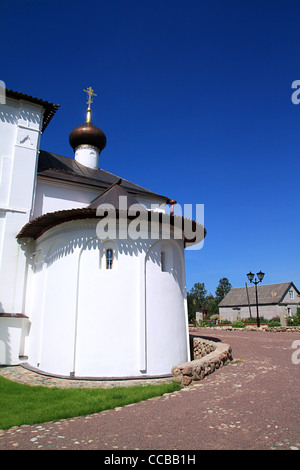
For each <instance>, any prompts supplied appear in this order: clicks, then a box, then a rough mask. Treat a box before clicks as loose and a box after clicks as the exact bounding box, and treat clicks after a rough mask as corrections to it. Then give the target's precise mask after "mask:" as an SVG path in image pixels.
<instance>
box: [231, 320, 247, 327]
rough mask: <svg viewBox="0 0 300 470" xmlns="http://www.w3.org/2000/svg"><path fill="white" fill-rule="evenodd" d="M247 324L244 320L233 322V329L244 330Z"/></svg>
mask: <svg viewBox="0 0 300 470" xmlns="http://www.w3.org/2000/svg"><path fill="white" fill-rule="evenodd" d="M244 327H245V323H244V322H243V321H242V320H236V321H233V322H232V328H244Z"/></svg>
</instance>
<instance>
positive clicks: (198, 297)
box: [187, 282, 207, 321]
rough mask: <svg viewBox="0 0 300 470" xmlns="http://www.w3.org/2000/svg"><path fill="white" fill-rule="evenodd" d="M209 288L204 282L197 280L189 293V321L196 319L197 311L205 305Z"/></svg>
mask: <svg viewBox="0 0 300 470" xmlns="http://www.w3.org/2000/svg"><path fill="white" fill-rule="evenodd" d="M206 296H207V290H206V289H205V285H204V283H203V282H196V284H194V286H193V287H192V288H191V290H190V292H188V294H187V304H188V315H189V321H193V320H195V319H196V312H198V311H199V310H200V308H201V307H202V306H203V305H205V299H206Z"/></svg>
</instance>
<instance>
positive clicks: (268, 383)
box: [0, 329, 300, 452]
mask: <svg viewBox="0 0 300 470" xmlns="http://www.w3.org/2000/svg"><path fill="white" fill-rule="evenodd" d="M198 332H199V333H200V334H201V335H203V336H206V337H208V336H210V337H214V338H216V339H220V340H222V341H223V342H225V343H229V344H230V345H231V346H232V349H233V357H234V360H233V362H232V363H231V364H230V365H228V366H226V367H224V368H222V369H219V370H217V371H216V372H215V373H214V374H212V375H210V376H208V377H206V378H205V379H204V380H203V381H202V382H201V383H200V384H199V385H197V386H191V387H188V388H185V389H183V390H181V391H180V392H176V393H172V394H168V395H165V396H163V397H160V398H155V399H151V400H148V401H145V402H141V403H137V404H134V405H129V406H125V407H123V408H118V409H115V410H110V411H104V412H102V413H98V414H94V415H91V416H87V417H80V418H75V419H69V420H62V421H59V422H57V423H43V424H40V425H35V426H21V427H19V428H12V429H10V430H8V431H0V434H1V435H0V450H6V449H15V450H17V449H78V450H79V449H104V450H109V451H115V452H116V451H117V450H121V451H124V450H134V449H141V450H157V451H158V450H160V449H164V450H201V449H208V450H217V449H249V450H252V449H267V450H268V449H284V450H294V449H295V450H298V449H299V450H300V419H299V411H300V394H299V390H300V388H299V385H300V364H298V365H296V364H293V362H292V354H293V353H295V349H293V348H292V344H293V342H294V341H295V340H298V341H299V340H300V335H299V334H298V333H269V332H268V333H267V332H261V331H259V332H249V331H248V332H247V331H238V332H230V331H220V330H208V329H205V330H198ZM298 348H299V346H298ZM297 357H298V358H300V353H299V354H298V356H297Z"/></svg>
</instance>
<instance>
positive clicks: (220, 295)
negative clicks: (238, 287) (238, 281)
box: [215, 277, 232, 304]
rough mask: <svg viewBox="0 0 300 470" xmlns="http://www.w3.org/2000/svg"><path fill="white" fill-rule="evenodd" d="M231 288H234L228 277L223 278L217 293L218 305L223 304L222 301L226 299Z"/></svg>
mask: <svg viewBox="0 0 300 470" xmlns="http://www.w3.org/2000/svg"><path fill="white" fill-rule="evenodd" d="M231 288H232V285H231V284H230V282H229V280H228V279H227V277H222V279H220V280H219V285H218V287H217V288H216V291H215V295H216V299H217V302H218V304H219V303H220V302H221V300H223V299H224V297H225V295H226V294H228V292H229V291H230V290H231Z"/></svg>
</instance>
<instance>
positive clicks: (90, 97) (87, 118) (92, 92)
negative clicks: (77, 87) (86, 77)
mask: <svg viewBox="0 0 300 470" xmlns="http://www.w3.org/2000/svg"><path fill="white" fill-rule="evenodd" d="M83 91H84V92H85V93H87V94H88V96H89V97H88V100H87V102H86V104H87V105H88V109H87V115H86V122H91V111H92V110H91V104H92V103H93V99H92V96H97V95H96V93H94V90H93V88H92V87H91V86H90V87H88V89H87V90H83Z"/></svg>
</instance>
